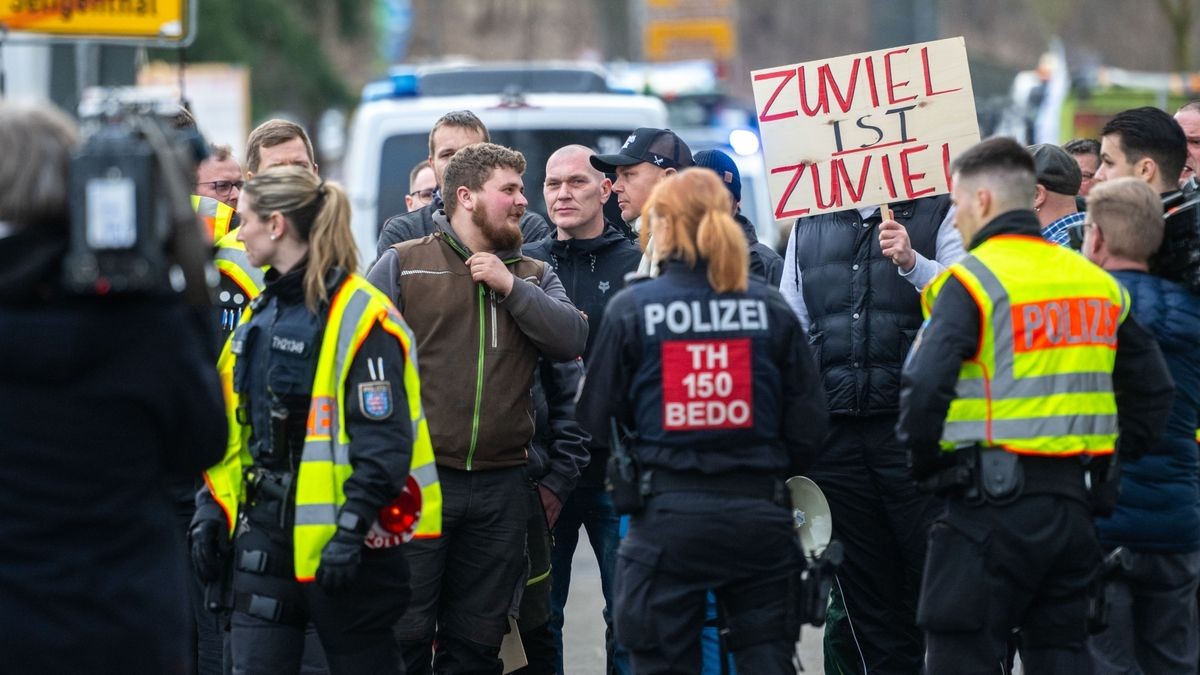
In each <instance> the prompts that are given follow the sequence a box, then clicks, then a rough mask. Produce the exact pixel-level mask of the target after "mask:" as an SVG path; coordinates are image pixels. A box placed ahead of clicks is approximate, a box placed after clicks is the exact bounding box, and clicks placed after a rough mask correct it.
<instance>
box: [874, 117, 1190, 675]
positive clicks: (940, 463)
mask: <svg viewBox="0 0 1200 675" xmlns="http://www.w3.org/2000/svg"><path fill="white" fill-rule="evenodd" d="M953 172H954V187H953V193H952V197H953V199H954V203H955V205H956V206H957V215H956V217H955V218H956V220H955V226H956V227H957V228H958V230H959V232H960V233H961V234H962V237H963V241H964V242H965V243H966V244H967V248H968V250H969V251H970V255H968V256H967V257H966V258H964V259H963V260H962V261H961V262H959V263H957V264H955V265H953V266H952V267H951V268H950V269H948V270H947V271H946V272H944V273H942V274H941V275H939V276H938V277H936V278H935V279H934V280H933V281H932V282H931V283H930V284H929V286H927V287H926V289H925V291H924V292H923V295H922V306H923V307H924V308H925V312H926V316H927V320H926V323H925V325H924V327H923V328H922V330H921V333H920V335H919V337H918V340H917V344H916V345H914V347H913V351H912V354H911V355H910V356H909V359H908V362H907V363H906V365H905V368H904V371H903V379H902V391H901V413H900V419H899V423H898V424H897V433H898V435H899V437H900V439H901V440H902V441H903V442H905V443H907V445H908V447H909V448H910V453H911V455H910V457H911V468H912V473H913V475H914V477H915V478H917V479H918V480H919V481H922V482H923V483H924V484H925V485H926V486H927V487H929V488H933V489H936V490H938V491H939V492H943V493H946V494H948V495H949V500H948V501H947V506H946V509H945V511H944V513H943V514H942V515H941V516H940V517H939V519H938V520H937V521H936V523H935V525H934V527H933V528H932V529H931V530H930V534H929V549H928V553H927V558H926V563H925V572H924V578H923V583H922V588H921V598H920V604H919V607H918V611H917V622H918V625H920V626H921V627H922V628H923V629H924V630H925V633H926V638H927V642H926V644H927V649H928V651H927V654H926V668H927V672H928V673H930V674H931V675H937V674H939V673H954V674H956V675H962V674H972V673H993V672H996V671H997V670H998V669H999V668H1000V664H1001V663H1002V662H1003V661H1004V659H1005V657H1006V656H1007V647H1006V641H1007V639H1008V637H1009V636H1010V635H1011V632H1012V630H1013V629H1016V628H1020V650H1021V661H1022V663H1023V664H1024V667H1025V672H1027V673H1031V674H1037V673H1086V672H1091V663H1090V660H1089V656H1088V652H1087V649H1086V648H1085V639H1086V637H1087V625H1088V621H1087V618H1088V595H1089V593H1088V591H1089V588H1088V585H1089V582H1091V581H1092V580H1093V579H1095V578H1096V576H1097V574H1096V573H1097V571H1098V569H1099V567H1100V563H1101V553H1100V547H1099V544H1098V542H1097V540H1096V533H1095V528H1094V526H1093V524H1092V512H1093V504H1097V503H1098V499H1097V498H1098V497H1099V496H1100V494H1102V493H1103V490H1100V489H1097V490H1096V491H1094V492H1089V490H1088V489H1087V486H1088V485H1092V486H1094V487H1096V488H1099V487H1100V486H1102V485H1103V483H1104V480H1103V478H1104V477H1105V476H1106V475H1108V474H1107V466H1108V460H1109V459H1110V458H1111V456H1112V454H1113V453H1114V451H1117V452H1120V453H1121V454H1122V455H1129V456H1132V455H1133V454H1134V453H1135V452H1136V451H1137V450H1140V449H1144V448H1149V447H1151V446H1152V444H1153V440H1154V439H1155V438H1156V437H1157V436H1158V434H1159V433H1160V432H1161V429H1162V428H1163V425H1164V424H1165V422H1166V416H1167V413H1168V409H1169V406H1170V402H1171V395H1172V391H1173V385H1172V383H1171V378H1170V375H1169V374H1168V372H1167V370H1166V366H1165V365H1164V362H1163V359H1162V354H1161V352H1159V350H1158V346H1157V345H1156V344H1155V343H1154V341H1153V338H1152V337H1150V336H1149V335H1148V334H1147V333H1146V332H1145V331H1144V330H1142V329H1141V328H1140V327H1139V326H1138V325H1137V324H1136V323H1135V322H1134V321H1133V320H1132V319H1131V318H1129V294H1128V293H1127V292H1126V291H1125V289H1123V288H1122V287H1121V285H1120V284H1118V283H1117V281H1116V280H1114V279H1113V278H1112V277H1111V276H1109V275H1108V274H1107V273H1106V272H1104V271H1103V270H1101V269H1100V268H1098V267H1096V266H1094V265H1092V264H1091V263H1089V262H1088V261H1087V260H1085V259H1084V258H1083V257H1082V256H1080V255H1078V254H1077V253H1075V252H1074V251H1070V250H1067V249H1065V248H1063V247H1060V246H1055V245H1052V244H1049V243H1047V242H1045V241H1044V240H1042V239H1041V238H1040V235H1039V230H1040V228H1039V224H1038V219H1037V215H1036V214H1034V213H1033V211H1032V210H1030V208H1029V205H1030V204H1031V203H1032V201H1033V193H1034V187H1035V179H1034V175H1035V170H1034V163H1033V158H1032V157H1031V156H1030V155H1029V153H1028V152H1027V151H1026V150H1025V149H1024V148H1022V147H1021V146H1020V145H1019V144H1017V143H1016V142H1015V141H1013V140H1012V139H1009V138H993V139H989V140H987V141H984V142H983V143H980V144H979V145H977V146H975V147H973V148H971V149H970V150H968V151H967V152H965V153H963V155H962V156H961V157H959V158H958V159H957V160H956V161H955V163H954V165H953ZM1114 392H1115V393H1114ZM1118 428H1119V429H1120V439H1119V442H1118V436H1117V431H1118ZM1109 507H1111V504H1109Z"/></svg>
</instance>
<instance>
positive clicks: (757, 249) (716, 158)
mask: <svg viewBox="0 0 1200 675" xmlns="http://www.w3.org/2000/svg"><path fill="white" fill-rule="evenodd" d="M694 159H695V162H696V166H702V167H704V168H706V169H711V170H712V171H713V172H715V173H716V174H717V177H718V178H720V179H721V181H722V182H724V183H725V187H726V188H727V189H728V190H729V194H730V195H732V196H733V219H734V220H736V221H737V224H738V225H741V226H742V232H743V233H745V235H746V243H747V244H749V246H750V275H751V276H754V277H757V278H759V279H761V280H763V281H764V282H766V283H767V284H768V285H770V286H771V287H773V288H779V281H780V279H781V278H782V277H783V258H781V257H780V256H779V254H778V253H776V252H775V251H772V250H771V247H770V246H767V245H766V244H763V243H762V242H760V241H759V240H758V233H756V232H755V231H754V223H752V222H750V220H749V219H748V218H746V216H744V215H742V174H741V172H740V171H738V167H737V164H736V163H735V162H734V161H733V158H732V157H730V156H729V155H727V154H725V153H724V152H721V151H720V150H701V151H700V152H697V153H696V156H695V158H694Z"/></svg>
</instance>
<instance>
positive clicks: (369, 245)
mask: <svg viewBox="0 0 1200 675" xmlns="http://www.w3.org/2000/svg"><path fill="white" fill-rule="evenodd" d="M364 99H365V100H364V102H363V103H362V104H361V105H360V106H359V108H358V112H357V113H356V115H355V119H354V122H353V125H352V128H351V131H350V142H349V147H348V149H347V155H346V164H345V171H346V186H347V189H348V191H349V195H350V199H351V204H352V206H353V220H352V228H353V230H354V239H355V242H356V243H357V244H358V249H359V252H360V254H361V255H362V262H363V265H364V266H365V267H369V266H370V264H371V263H372V262H373V261H374V258H375V253H374V252H375V244H376V241H377V240H378V238H379V232H380V229H381V228H382V226H383V223H384V221H386V220H387V219H388V218H390V217H392V216H394V215H396V214H399V213H403V212H404V211H405V210H406V209H405V204H404V195H405V193H407V192H408V176H409V171H410V170H411V169H412V167H413V166H414V165H415V164H416V163H417V162H419V161H421V160H422V159H425V158H426V157H428V156H429V130H430V129H432V128H433V125H434V123H435V122H436V121H437V120H438V118H439V117H441V116H442V115H444V114H446V113H447V112H450V111H452V110H470V111H471V112H473V113H475V114H476V115H478V116H479V118H480V119H481V120H483V123H484V124H486V125H487V127H488V132H489V133H490V134H491V138H492V142H494V143H498V144H500V145H505V146H508V147H510V148H514V149H516V150H519V151H521V152H522V153H523V154H524V155H525V160H526V162H527V167H526V170H525V177H524V178H525V196H526V198H528V199H529V208H530V209H532V210H534V211H536V212H538V213H540V214H542V215H545V213H546V209H545V204H544V202H543V198H542V182H543V179H544V175H545V169H546V159H547V158H549V156H550V154H551V153H553V152H554V151H555V150H557V149H558V148H560V147H562V146H564V145H569V144H574V143H577V144H580V145H586V146H589V147H591V148H594V149H595V150H596V152H598V153H600V154H607V153H614V152H617V151H618V150H620V148H621V145H622V144H623V143H624V142H625V139H626V138H628V137H629V134H630V132H631V131H633V130H634V129H636V128H638V127H658V128H663V127H666V126H667V111H666V108H665V106H664V105H663V103H662V101H661V100H659V99H657V98H654V97H651V96H641V95H636V94H631V93H621V92H616V91H613V90H612V89H611V88H609V87H608V85H607V83H606V80H605V77H604V73H603V72H602V71H601V70H599V69H597V68H593V67H591V66H579V65H576V64H551V65H547V64H479V65H468V66H429V67H424V68H418V69H410V70H406V71H402V72H394V73H393V74H392V76H391V77H389V78H388V79H387V80H384V81H381V82H377V83H372V84H371V85H368V87H367V89H365V90H364Z"/></svg>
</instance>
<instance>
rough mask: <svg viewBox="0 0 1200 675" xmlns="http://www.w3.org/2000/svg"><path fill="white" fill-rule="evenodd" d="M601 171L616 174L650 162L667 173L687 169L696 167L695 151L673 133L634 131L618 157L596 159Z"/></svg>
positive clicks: (643, 129)
mask: <svg viewBox="0 0 1200 675" xmlns="http://www.w3.org/2000/svg"><path fill="white" fill-rule="evenodd" d="M589 159H590V160H591V162H592V166H594V167H596V170H597V171H602V172H604V173H615V172H616V170H617V167H618V166H632V165H634V164H641V163H642V162H646V163H648V164H653V165H654V166H658V167H662V168H664V169H685V168H687V167H689V166H691V165H692V150H691V148H689V147H688V146H687V143H684V142H683V141H682V140H681V139H680V138H679V137H678V136H676V135H675V132H674V131H671V130H670V129H651V128H649V127H642V128H640V129H634V131H633V133H632V134H630V135H629V138H627V139H625V145H622V146H621V151H620V152H618V153H617V154H615V155H592V156H591V157H590V158H589Z"/></svg>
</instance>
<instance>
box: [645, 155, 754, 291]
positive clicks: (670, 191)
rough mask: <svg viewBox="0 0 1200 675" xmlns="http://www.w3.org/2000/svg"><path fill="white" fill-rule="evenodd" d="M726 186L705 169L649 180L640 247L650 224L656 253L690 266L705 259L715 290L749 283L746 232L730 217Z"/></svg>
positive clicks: (731, 202) (734, 288) (744, 285)
mask: <svg viewBox="0 0 1200 675" xmlns="http://www.w3.org/2000/svg"><path fill="white" fill-rule="evenodd" d="M732 212H733V201H732V199H731V198H730V196H729V191H728V190H726V189H725V186H724V184H722V183H721V181H720V179H719V178H717V176H716V174H715V173H713V172H712V171H709V170H707V169H698V170H686V171H682V172H680V173H677V174H675V175H673V176H669V177H667V178H666V179H664V180H663V181H662V182H660V183H659V184H658V185H657V186H655V188H654V191H653V192H652V193H651V194H650V199H649V200H648V201H647V202H646V207H645V209H644V210H643V221H644V224H643V225H642V233H641V235H642V238H643V247H644V246H645V240H646V238H648V236H649V234H647V230H648V229H649V228H654V232H653V235H654V247H655V249H657V252H658V257H661V258H668V257H675V258H678V259H681V260H683V261H684V262H686V263H687V264H688V265H690V266H692V267H695V266H696V262H697V260H698V259H699V260H703V261H705V262H706V263H707V264H708V283H709V285H710V286H712V287H713V290H715V291H717V292H718V293H728V292H731V291H744V290H746V288H747V287H748V286H749V282H748V280H747V277H748V274H749V269H748V268H749V263H748V260H749V252H748V250H747V244H746V235H745V234H743V233H742V228H741V227H740V226H739V225H738V224H737V222H736V221H734V219H733V216H731V215H730V214H731V213H732Z"/></svg>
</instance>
